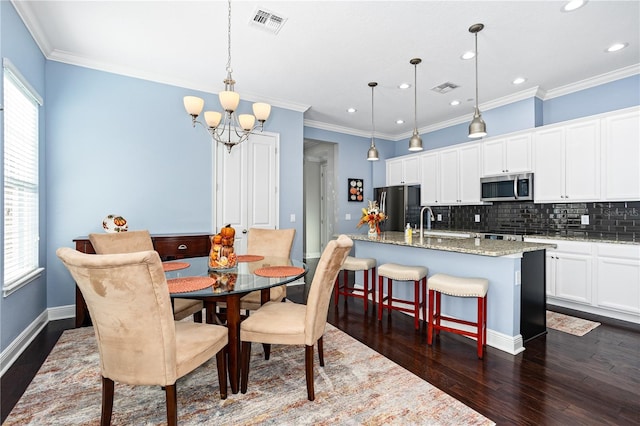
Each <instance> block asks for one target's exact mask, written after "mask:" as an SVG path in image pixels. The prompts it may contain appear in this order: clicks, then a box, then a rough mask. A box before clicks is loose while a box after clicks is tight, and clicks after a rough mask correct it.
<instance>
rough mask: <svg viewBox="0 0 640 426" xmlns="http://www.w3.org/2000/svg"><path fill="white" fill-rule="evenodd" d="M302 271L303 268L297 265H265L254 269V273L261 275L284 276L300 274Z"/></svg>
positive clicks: (270, 276)
mask: <svg viewBox="0 0 640 426" xmlns="http://www.w3.org/2000/svg"><path fill="white" fill-rule="evenodd" d="M303 272H304V269H303V268H299V267H297V266H267V267H266V268H260V269H256V271H255V272H254V274H256V275H260V276H261V277H269V278H284V277H291V276H294V275H300V274H301V273H303Z"/></svg>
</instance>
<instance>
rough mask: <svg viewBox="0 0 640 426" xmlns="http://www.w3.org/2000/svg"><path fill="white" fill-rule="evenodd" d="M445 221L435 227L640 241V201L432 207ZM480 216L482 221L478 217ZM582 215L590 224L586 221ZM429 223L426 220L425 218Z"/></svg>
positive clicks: (506, 203) (504, 203) (500, 203)
mask: <svg viewBox="0 0 640 426" xmlns="http://www.w3.org/2000/svg"><path fill="white" fill-rule="evenodd" d="M432 209H433V213H434V214H435V215H438V214H440V215H442V221H436V222H434V223H433V226H432V227H433V228H434V229H458V230H470V231H477V232H496V233H504V234H513V233H516V234H527V235H545V236H562V237H585V238H604V239H611V240H623V241H640V201H630V202H624V201H623V202H614V203H609V202H606V203H605V202H596V203H558V204H534V203H533V202H497V203H494V204H492V205H482V206H447V207H438V206H432ZM476 215H480V222H476V221H475V216H476ZM583 216H584V217H588V222H589V224H588V225H586V224H582V223H583ZM425 225H426V219H425Z"/></svg>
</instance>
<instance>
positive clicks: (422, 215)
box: [420, 206, 436, 238]
mask: <svg viewBox="0 0 640 426" xmlns="http://www.w3.org/2000/svg"><path fill="white" fill-rule="evenodd" d="M425 210H429V216H427V231H428V230H429V229H431V221H432V220H436V218H435V217H434V216H433V210H431V207H429V206H424V207H423V208H422V209H421V210H420V238H422V236H423V235H424V232H423V230H422V226H423V218H424V211H425Z"/></svg>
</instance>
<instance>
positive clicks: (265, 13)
mask: <svg viewBox="0 0 640 426" xmlns="http://www.w3.org/2000/svg"><path fill="white" fill-rule="evenodd" d="M285 22H287V18H284V17H283V16H282V15H280V14H276V13H274V12H271V11H269V10H266V9H262V8H258V9H256V11H255V12H254V13H253V15H252V16H251V20H250V21H249V25H252V26H254V27H258V28H261V29H263V30H265V31H268V32H270V33H273V34H278V32H279V31H280V29H281V28H282V27H283V26H284V24H285Z"/></svg>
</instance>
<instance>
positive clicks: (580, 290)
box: [525, 237, 640, 323]
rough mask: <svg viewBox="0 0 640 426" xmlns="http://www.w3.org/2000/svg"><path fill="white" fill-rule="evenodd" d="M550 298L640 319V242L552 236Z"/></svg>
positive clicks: (560, 303) (548, 269)
mask: <svg viewBox="0 0 640 426" xmlns="http://www.w3.org/2000/svg"><path fill="white" fill-rule="evenodd" d="M525 241H527V242H534V243H547V244H556V245H557V248H556V249H547V253H546V256H547V262H546V285H547V302H548V303H550V304H553V305H558V306H563V307H566V308H570V309H576V310H580V311H585V312H590V313H593V314H597V315H603V316H608V317H612V318H618V319H621V320H624V321H632V322H636V323H640V245H637V244H617V243H593V242H578V241H567V240H549V239H536V238H531V237H527V238H525Z"/></svg>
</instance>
